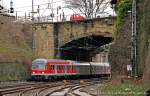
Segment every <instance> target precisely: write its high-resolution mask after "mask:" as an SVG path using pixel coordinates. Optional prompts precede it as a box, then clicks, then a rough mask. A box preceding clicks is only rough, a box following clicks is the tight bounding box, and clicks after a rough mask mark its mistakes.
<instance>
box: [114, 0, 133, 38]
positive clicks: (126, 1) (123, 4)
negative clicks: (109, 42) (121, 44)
mask: <svg viewBox="0 0 150 96" xmlns="http://www.w3.org/2000/svg"><path fill="white" fill-rule="evenodd" d="M131 10H132V1H131V0H121V1H120V2H119V4H118V5H117V21H116V32H115V33H114V38H115V39H116V36H117V34H118V32H119V31H120V30H121V27H122V25H123V22H124V21H125V17H126V16H127V15H128V14H130V13H128V11H131Z"/></svg>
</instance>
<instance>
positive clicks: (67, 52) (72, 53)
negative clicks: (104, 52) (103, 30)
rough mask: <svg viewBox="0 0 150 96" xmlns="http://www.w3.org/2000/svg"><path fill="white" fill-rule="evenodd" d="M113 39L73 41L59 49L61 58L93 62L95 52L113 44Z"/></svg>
mask: <svg viewBox="0 0 150 96" xmlns="http://www.w3.org/2000/svg"><path fill="white" fill-rule="evenodd" d="M112 40H113V39H112V37H103V36H94V35H92V36H87V37H82V38H79V39H77V40H73V41H71V42H69V43H67V44H65V45H63V46H61V47H60V48H59V57H60V58H61V59H66V60H75V61H86V62H90V61H92V57H93V56H94V55H95V54H96V53H94V51H95V50H96V49H97V48H99V47H100V46H103V45H105V44H108V43H111V42H112Z"/></svg>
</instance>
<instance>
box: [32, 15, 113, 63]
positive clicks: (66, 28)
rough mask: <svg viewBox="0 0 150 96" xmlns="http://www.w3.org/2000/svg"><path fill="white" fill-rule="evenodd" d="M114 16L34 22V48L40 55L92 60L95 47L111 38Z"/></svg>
mask: <svg viewBox="0 0 150 96" xmlns="http://www.w3.org/2000/svg"><path fill="white" fill-rule="evenodd" d="M114 21H115V17H107V18H96V19H90V20H85V21H68V22H57V23H48V22H45V23H35V24H34V25H33V33H34V35H33V36H34V48H35V53H36V54H37V55H38V56H39V57H44V58H62V59H71V60H81V61H87V60H88V61H91V59H92V57H93V56H94V54H92V52H94V50H96V49H97V48H99V47H100V46H103V45H105V44H108V43H110V42H112V40H113V39H112V35H113V33H114Z"/></svg>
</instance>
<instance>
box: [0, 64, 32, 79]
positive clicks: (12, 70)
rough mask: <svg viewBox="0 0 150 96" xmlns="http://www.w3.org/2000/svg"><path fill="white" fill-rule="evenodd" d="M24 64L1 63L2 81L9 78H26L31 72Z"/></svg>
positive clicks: (0, 74)
mask: <svg viewBox="0 0 150 96" xmlns="http://www.w3.org/2000/svg"><path fill="white" fill-rule="evenodd" d="M27 70H28V69H27V68H26V67H25V66H24V65H23V64H17V63H1V64H0V81H7V80H25V79H26V78H27V77H28V76H29V73H28V71H27Z"/></svg>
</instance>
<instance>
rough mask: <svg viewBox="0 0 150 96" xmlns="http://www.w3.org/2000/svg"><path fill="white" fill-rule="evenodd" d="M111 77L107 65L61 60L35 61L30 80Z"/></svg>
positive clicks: (109, 68)
mask: <svg viewBox="0 0 150 96" xmlns="http://www.w3.org/2000/svg"><path fill="white" fill-rule="evenodd" d="M110 75H111V67H110V65H109V63H96V62H82V63H81V62H77V61H71V60H61V59H35V60H34V61H33V62H32V73H31V76H32V79H41V80H42V79H47V80H48V79H49V80H52V79H56V78H70V77H84V76H86V77H89V76H97V77H100V76H108V77H110Z"/></svg>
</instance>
